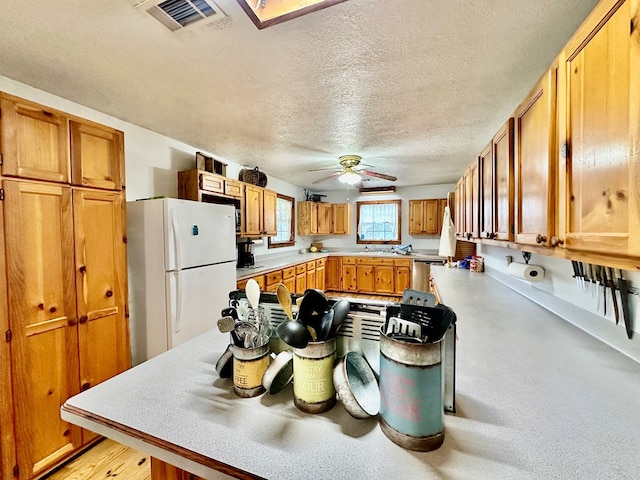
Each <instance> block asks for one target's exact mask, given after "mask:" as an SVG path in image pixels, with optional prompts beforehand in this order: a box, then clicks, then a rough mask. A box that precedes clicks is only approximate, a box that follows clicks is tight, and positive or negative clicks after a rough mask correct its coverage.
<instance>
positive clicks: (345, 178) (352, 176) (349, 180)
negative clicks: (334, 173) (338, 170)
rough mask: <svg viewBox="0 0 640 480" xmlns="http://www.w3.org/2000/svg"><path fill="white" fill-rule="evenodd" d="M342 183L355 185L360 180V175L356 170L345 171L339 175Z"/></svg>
mask: <svg viewBox="0 0 640 480" xmlns="http://www.w3.org/2000/svg"><path fill="white" fill-rule="evenodd" d="M338 180H340V181H341V182H342V183H346V184H347V185H355V184H356V183H358V182H359V181H360V175H358V174H357V173H355V172H353V171H352V172H344V173H343V174H342V175H340V176H339V177H338Z"/></svg>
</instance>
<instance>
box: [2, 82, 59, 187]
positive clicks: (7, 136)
mask: <svg viewBox="0 0 640 480" xmlns="http://www.w3.org/2000/svg"><path fill="white" fill-rule="evenodd" d="M0 108H1V109H2V128H0V135H1V137H0V140H1V141H0V145H1V147H2V174H3V175H8V176H16V177H24V178H33V179H37V180H47V181H52V182H61V183H69V180H70V164H69V126H68V122H69V121H68V119H67V117H65V116H64V115H62V114H61V113H60V112H56V111H55V110H52V109H48V108H45V107H42V106H41V105H38V104H36V103H32V102H28V101H26V100H22V99H20V98H16V97H11V96H9V95H6V94H2V100H1V103H0Z"/></svg>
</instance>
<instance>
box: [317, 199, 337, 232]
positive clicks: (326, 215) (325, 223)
mask: <svg viewBox="0 0 640 480" xmlns="http://www.w3.org/2000/svg"><path fill="white" fill-rule="evenodd" d="M317 209H318V219H317V224H318V228H317V233H318V235H329V234H330V233H331V219H332V218H333V217H332V215H331V211H332V208H331V204H330V203H318V204H317Z"/></svg>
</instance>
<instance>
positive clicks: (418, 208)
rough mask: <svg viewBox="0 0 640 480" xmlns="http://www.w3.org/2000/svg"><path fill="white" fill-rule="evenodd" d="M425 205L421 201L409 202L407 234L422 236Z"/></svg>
mask: <svg viewBox="0 0 640 480" xmlns="http://www.w3.org/2000/svg"><path fill="white" fill-rule="evenodd" d="M424 209H425V204H424V202H423V201H421V200H409V234H410V235H422V233H423V232H424V218H425V212H424Z"/></svg>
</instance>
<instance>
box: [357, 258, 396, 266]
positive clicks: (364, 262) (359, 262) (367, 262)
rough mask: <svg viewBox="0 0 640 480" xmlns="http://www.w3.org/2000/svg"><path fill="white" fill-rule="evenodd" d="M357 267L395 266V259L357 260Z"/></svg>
mask: <svg viewBox="0 0 640 480" xmlns="http://www.w3.org/2000/svg"><path fill="white" fill-rule="evenodd" d="M356 264H357V265H393V258H379V257H364V258H357V259H356Z"/></svg>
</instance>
